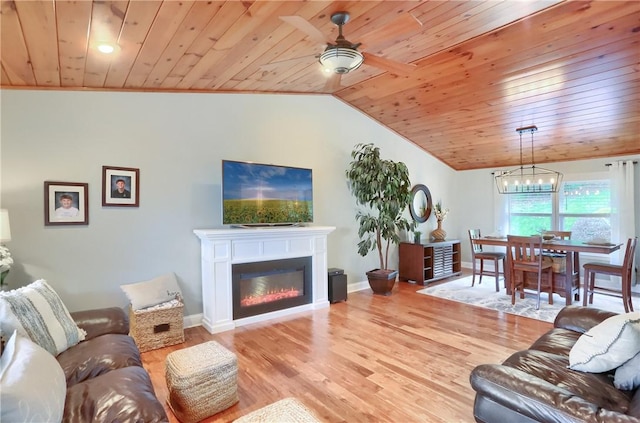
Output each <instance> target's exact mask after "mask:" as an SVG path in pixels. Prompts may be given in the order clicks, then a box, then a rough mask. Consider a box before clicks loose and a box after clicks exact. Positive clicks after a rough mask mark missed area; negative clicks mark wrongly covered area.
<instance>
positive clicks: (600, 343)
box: [569, 312, 640, 373]
mask: <svg viewBox="0 0 640 423" xmlns="http://www.w3.org/2000/svg"><path fill="white" fill-rule="evenodd" d="M639 351H640V312H634V313H626V314H619V315H616V316H612V317H609V318H608V319H606V320H605V321H603V322H602V323H600V324H598V325H596V326H594V327H592V328H591V329H589V331H587V332H586V333H583V334H582V335H580V338H578V341H576V343H575V344H574V345H573V347H572V348H571V351H570V352H569V368H570V369H573V370H579V371H581V372H591V373H602V372H606V371H609V370H613V369H615V368H616V367H618V366H620V365H622V364H623V363H624V362H626V361H627V360H629V359H630V358H632V357H633V356H634V355H636V354H637V353H638V352H639Z"/></svg>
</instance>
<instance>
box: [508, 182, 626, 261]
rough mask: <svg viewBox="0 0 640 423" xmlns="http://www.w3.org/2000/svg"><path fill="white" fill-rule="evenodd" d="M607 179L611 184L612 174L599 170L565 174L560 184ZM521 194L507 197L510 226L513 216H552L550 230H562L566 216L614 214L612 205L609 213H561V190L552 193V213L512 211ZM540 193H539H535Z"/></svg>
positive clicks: (609, 216) (596, 216)
mask: <svg viewBox="0 0 640 423" xmlns="http://www.w3.org/2000/svg"><path fill="white" fill-rule="evenodd" d="M601 180H607V181H609V184H611V176H610V175H609V173H608V172H606V171H598V172H586V173H574V174H569V175H564V177H563V180H562V183H561V185H560V189H563V188H564V186H565V184H566V183H570V182H579V181H601ZM518 195H520V194H508V199H507V210H508V214H507V216H506V218H507V223H508V227H509V228H511V227H512V220H511V219H512V216H527V217H550V221H551V228H550V230H556V231H562V230H566V229H565V228H562V227H561V222H562V221H563V220H564V219H566V218H572V217H588V218H598V217H602V218H609V219H611V218H612V216H613V209H614V207H613V206H612V205H611V207H610V210H611V211H610V212H609V213H597V214H595V213H588V214H580V213H561V211H560V192H554V193H550V195H551V213H550V214H549V213H512V211H511V199H512V198H515V197H516V196H518ZM535 195H539V194H535ZM581 255H585V256H591V257H600V256H601V255H600V254H589V253H581Z"/></svg>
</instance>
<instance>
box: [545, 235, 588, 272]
mask: <svg viewBox="0 0 640 423" xmlns="http://www.w3.org/2000/svg"><path fill="white" fill-rule="evenodd" d="M542 235H554V236H555V237H556V238H558V239H571V231H544V232H542ZM548 251H551V252H556V253H561V254H565V255H566V254H567V252H566V251H564V250H555V249H552V248H548ZM573 271H574V272H578V273H579V272H580V255H579V254H578V253H574V254H573ZM578 277H579V276H578Z"/></svg>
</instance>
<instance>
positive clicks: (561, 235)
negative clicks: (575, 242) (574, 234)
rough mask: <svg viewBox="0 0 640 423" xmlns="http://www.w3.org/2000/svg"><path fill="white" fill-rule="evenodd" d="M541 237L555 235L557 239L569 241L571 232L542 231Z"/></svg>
mask: <svg viewBox="0 0 640 423" xmlns="http://www.w3.org/2000/svg"><path fill="white" fill-rule="evenodd" d="M542 234H543V235H547V234H551V235H555V236H556V238H559V239H571V231H544V232H543V233H542Z"/></svg>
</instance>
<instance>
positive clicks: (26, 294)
mask: <svg viewBox="0 0 640 423" xmlns="http://www.w3.org/2000/svg"><path fill="white" fill-rule="evenodd" d="M0 329H1V330H2V331H3V332H5V333H11V332H13V331H14V330H17V331H18V333H19V334H20V335H22V336H26V337H27V338H29V339H31V340H32V341H33V342H35V343H36V344H38V345H40V346H41V347H42V348H44V349H45V350H47V351H49V352H50V353H51V354H53V355H54V356H55V355H58V354H60V353H61V352H62V351H65V350H67V349H68V348H70V347H72V346H74V345H76V344H77V343H78V342H80V341H82V340H84V338H85V336H86V335H87V333H86V332H85V331H84V330H82V329H80V328H79V327H78V325H76V322H74V321H73V319H72V318H71V315H70V314H69V310H67V308H66V307H65V305H64V304H63V303H62V300H61V299H60V297H58V294H56V292H55V291H54V290H53V288H51V286H49V284H47V282H46V281H45V280H44V279H40V280H37V281H35V282H33V283H31V284H29V285H27V286H25V287H22V288H18V289H14V290H13V291H8V292H0Z"/></svg>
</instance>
